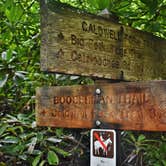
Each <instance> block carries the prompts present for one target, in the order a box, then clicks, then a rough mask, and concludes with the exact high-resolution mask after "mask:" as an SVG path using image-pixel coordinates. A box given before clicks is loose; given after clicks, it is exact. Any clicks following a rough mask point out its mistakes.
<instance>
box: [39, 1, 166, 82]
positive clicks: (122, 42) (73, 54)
mask: <svg viewBox="0 0 166 166" xmlns="http://www.w3.org/2000/svg"><path fill="white" fill-rule="evenodd" d="M56 5H57V4H56V3H55V6H54V4H49V3H48V4H45V1H41V70H42V71H50V72H57V73H67V74H75V75H85V76H94V77H101V78H109V79H119V78H121V77H122V76H123V77H124V79H126V80H130V81H131V80H152V79H159V78H162V79H164V78H166V68H165V66H166V40H164V39H160V38H158V37H156V36H153V35H152V34H149V33H145V32H141V31H139V30H135V29H133V28H130V27H127V26H123V25H121V24H117V23H114V22H111V21H109V20H108V19H105V18H102V17H97V16H95V15H91V14H86V13H83V12H79V11H78V12H76V10H74V9H71V8H69V7H61V6H56Z"/></svg>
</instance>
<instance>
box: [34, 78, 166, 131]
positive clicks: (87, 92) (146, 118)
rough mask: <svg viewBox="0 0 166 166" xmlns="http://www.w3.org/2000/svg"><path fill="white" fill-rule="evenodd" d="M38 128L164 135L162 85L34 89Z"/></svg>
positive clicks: (165, 108)
mask: <svg viewBox="0 0 166 166" xmlns="http://www.w3.org/2000/svg"><path fill="white" fill-rule="evenodd" d="M36 98H37V103H36V110H37V113H36V119H37V125H39V126H54V127H66V128H93V127H94V125H95V122H96V120H100V121H101V123H102V124H107V125H108V127H109V128H115V129H125V130H149V131H166V103H165V101H166V81H153V82H138V83H116V84H110V85H108V84H107V85H88V86H63V87H43V88H38V89H37V94H36Z"/></svg>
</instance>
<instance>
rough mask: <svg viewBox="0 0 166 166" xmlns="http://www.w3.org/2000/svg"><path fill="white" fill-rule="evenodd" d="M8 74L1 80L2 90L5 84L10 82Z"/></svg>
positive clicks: (0, 86)
mask: <svg viewBox="0 0 166 166" xmlns="http://www.w3.org/2000/svg"><path fill="white" fill-rule="evenodd" d="M8 76H9V75H8V74H6V75H5V76H4V77H3V78H2V79H1V80H0V88H2V87H3V86H4V85H5V84H6V82H7V80H8Z"/></svg>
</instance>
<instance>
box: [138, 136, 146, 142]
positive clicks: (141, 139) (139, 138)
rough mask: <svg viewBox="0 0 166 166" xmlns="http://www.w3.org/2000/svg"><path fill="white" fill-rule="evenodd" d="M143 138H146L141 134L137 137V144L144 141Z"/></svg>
mask: <svg viewBox="0 0 166 166" xmlns="http://www.w3.org/2000/svg"><path fill="white" fill-rule="evenodd" d="M145 138H146V137H145V136H144V135H143V134H141V135H139V137H138V142H142V141H144V140H145Z"/></svg>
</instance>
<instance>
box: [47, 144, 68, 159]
mask: <svg viewBox="0 0 166 166" xmlns="http://www.w3.org/2000/svg"><path fill="white" fill-rule="evenodd" d="M50 148H51V149H52V150H54V151H55V152H57V153H59V154H61V155H63V156H64V157H67V156H70V155H71V154H70V153H69V152H66V151H64V150H63V149H60V148H58V147H55V146H51V147H50Z"/></svg>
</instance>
